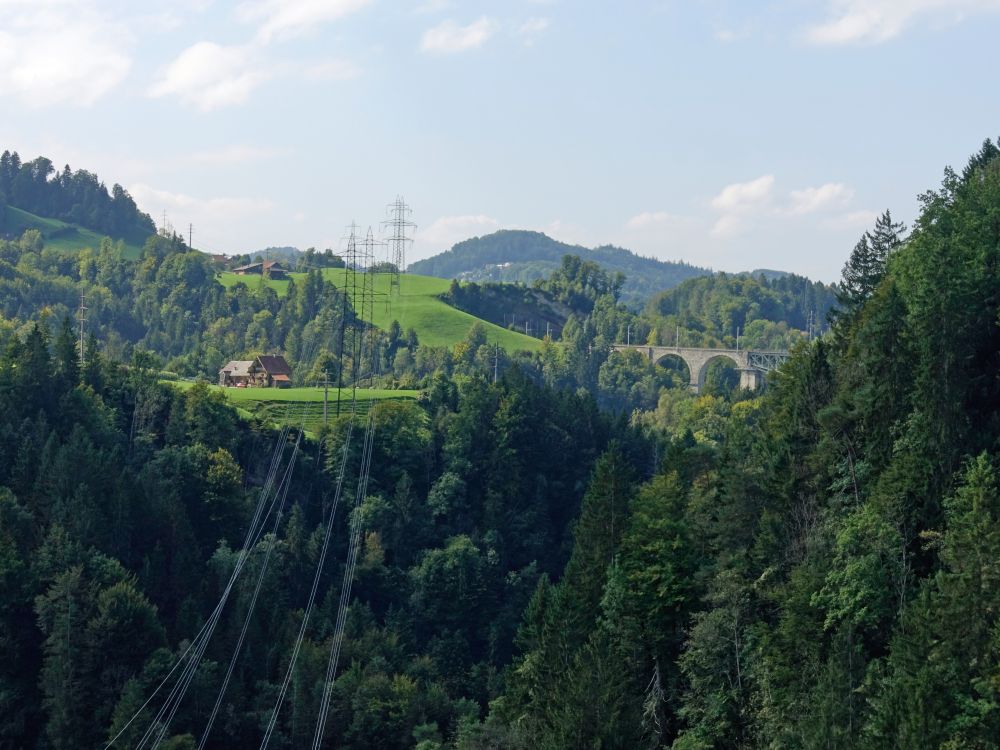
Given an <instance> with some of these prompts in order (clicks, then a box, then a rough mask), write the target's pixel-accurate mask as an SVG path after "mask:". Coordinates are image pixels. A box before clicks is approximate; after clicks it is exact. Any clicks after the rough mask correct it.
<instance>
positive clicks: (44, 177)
mask: <svg viewBox="0 0 1000 750" xmlns="http://www.w3.org/2000/svg"><path fill="white" fill-rule="evenodd" d="M5 205H10V206H14V207H16V208H20V209H24V210H25V211H29V212H31V213H33V214H38V215H40V216H46V217H50V218H54V219H60V220H61V221H65V222H69V223H70V224H79V225H80V226H82V227H86V228H87V229H92V230H94V231H95V232H100V233H102V234H106V235H109V236H111V237H114V238H117V239H125V240H128V241H130V242H134V243H136V244H139V245H141V244H142V243H143V242H144V241H145V239H146V237H148V236H149V235H151V234H153V233H154V232H156V227H155V225H154V224H153V220H152V219H151V218H150V217H149V215H148V214H145V213H143V212H142V211H140V210H139V208H138V206H136V204H135V201H134V200H133V199H132V196H130V195H129V194H128V191H127V190H125V188H123V187H122V186H121V185H118V184H115V185H114V187H112V189H111V192H110V193H109V192H108V189H107V188H106V187H105V186H104V183H103V182H101V181H100V180H99V179H98V177H97V175H95V174H94V173H92V172H87V171H86V170H83V169H78V170H76V171H75V172H74V171H73V170H71V169H70V168H69V165H68V164H67V165H66V166H65V167H64V168H63V170H62V171H61V172H60V171H58V170H56V168H55V167H54V166H53V165H52V161H51V160H50V159H47V158H45V157H44V156H39V157H38V158H37V159H33V160H32V161H26V162H22V161H21V157H20V156H18V153H17V152H16V151H13V152H12V151H4V152H3V154H0V232H2V231H3V223H2V220H3V209H4V206H5Z"/></svg>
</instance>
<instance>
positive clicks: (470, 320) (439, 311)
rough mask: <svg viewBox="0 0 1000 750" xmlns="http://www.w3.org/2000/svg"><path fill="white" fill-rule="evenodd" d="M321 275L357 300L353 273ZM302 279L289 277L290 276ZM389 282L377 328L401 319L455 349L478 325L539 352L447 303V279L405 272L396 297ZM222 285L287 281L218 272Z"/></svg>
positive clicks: (379, 288)
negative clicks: (443, 296) (444, 298)
mask: <svg viewBox="0 0 1000 750" xmlns="http://www.w3.org/2000/svg"><path fill="white" fill-rule="evenodd" d="M322 273H323V276H324V278H327V279H329V280H330V281H331V282H333V284H334V285H335V286H336V287H337V288H338V289H342V288H343V287H344V286H345V285H346V286H347V292H348V294H350V295H352V301H353V294H354V292H353V288H354V283H355V278H354V277H355V273H354V272H353V271H350V270H348V269H345V268H324V269H323V270H322ZM302 275H303V274H299V273H293V274H291V276H292V278H297V277H301V276H302ZM390 279H391V274H376V275H375V286H374V288H375V305H374V309H373V310H372V311H371V315H369V316H366V317H368V318H369V319H370V321H371V322H372V323H374V324H375V325H376V326H378V327H379V328H382V329H387V328H388V327H389V325H390V324H391V323H392V321H393V320H398V321H399V324H400V325H401V326H402V327H403V330H404V331H405V330H406V329H407V328H413V329H414V330H415V331H416V332H417V337H418V338H419V339H420V343H422V344H426V345H428V346H451V345H453V344H456V343H458V342H459V341H461V340H462V339H464V338H465V336H466V334H468V332H469V329H470V328H471V327H472V326H473V325H474V324H475V323H476V322H477V321H478V322H480V323H482V324H483V326H484V327H485V328H486V332H487V336H488V337H489V340H490V341H491V342H493V341H499V342H500V346H502V347H503V348H504V349H506V350H507V351H518V350H527V351H537V350H538V349H539V348H540V347H541V345H542V342H541V341H540V340H539V339H536V338H533V337H531V336H525V335H524V334H523V333H517V332H516V331H509V330H507V329H506V328H501V327H500V326H497V325H494V324H493V323H488V322H486V321H484V320H480V319H479V318H477V317H475V316H474V315H470V314H469V313H467V312H463V311H462V310H458V309H456V308H454V307H452V306H451V305H448V304H446V303H445V302H443V301H442V300H441V299H440V298H439V296H438V295H440V294H442V293H444V292H446V291H448V285H449V284H450V283H451V282H450V281H448V280H447V279H439V278H436V277H434V276H416V275H413V274H403V275H402V276H401V277H400V293H399V296H398V297H397V296H395V295H392V296H391V297H390V295H389V282H390ZM219 281H220V283H221V284H222V285H223V286H226V287H230V286H233V285H234V284H238V283H240V282H242V283H244V284H246V285H247V286H249V287H251V288H254V287H255V286H256V287H259V286H260V285H262V284H265V283H266V284H269V285H270V286H271V287H272V288H273V289H274V290H275V291H276V292H277V293H278V295H279V296H284V295H285V294H287V293H288V281H275V280H268V281H264V280H263V279H262V278H261V277H259V276H250V277H248V276H237V275H236V274H235V273H231V272H226V273H222V274H220V277H219ZM357 284H358V285H360V284H361V276H360V274H358V275H357Z"/></svg>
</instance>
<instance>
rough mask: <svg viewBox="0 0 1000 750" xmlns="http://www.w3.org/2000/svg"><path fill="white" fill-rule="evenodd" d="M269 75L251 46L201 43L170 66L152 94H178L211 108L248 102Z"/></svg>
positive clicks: (190, 101) (200, 105)
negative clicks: (251, 51)
mask: <svg viewBox="0 0 1000 750" xmlns="http://www.w3.org/2000/svg"><path fill="white" fill-rule="evenodd" d="M269 77H270V74H269V73H267V72H266V71H264V69H262V68H260V67H258V66H257V65H256V64H255V63H254V61H253V59H252V55H251V54H250V49H249V48H248V47H224V46H222V45H219V44H215V43H213V42H198V43H197V44H193V45H191V46H190V47H188V48H187V49H186V50H184V51H183V52H181V54H180V55H178V57H177V59H175V60H174V61H173V62H172V63H170V65H168V66H167V68H166V70H165V71H164V73H163V75H162V77H161V78H160V80H158V81H157V82H156V83H155V84H153V86H152V88H150V90H149V95H150V96H153V97H160V96H168V95H175V96H177V97H179V98H180V99H181V100H182V101H184V102H186V103H188V104H191V105H193V106H195V107H197V108H198V109H200V110H202V111H208V110H212V109H217V108H219V107H225V106H228V105H232V104H241V103H242V102H245V101H246V100H247V98H248V97H249V96H250V92H251V91H253V90H254V89H255V88H256V87H257V86H259V85H260V84H261V83H263V82H264V81H266V80H267V79H268V78H269Z"/></svg>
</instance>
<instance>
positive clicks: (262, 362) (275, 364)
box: [254, 354, 292, 388]
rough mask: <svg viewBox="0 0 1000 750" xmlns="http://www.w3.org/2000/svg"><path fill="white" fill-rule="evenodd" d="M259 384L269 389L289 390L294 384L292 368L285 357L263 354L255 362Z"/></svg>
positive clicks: (255, 372) (255, 371)
mask: <svg viewBox="0 0 1000 750" xmlns="http://www.w3.org/2000/svg"><path fill="white" fill-rule="evenodd" d="M254 374H255V376H256V380H257V384H258V385H262V386H265V387H267V388H288V386H290V385H291V384H292V368H291V367H289V366H288V363H287V362H286V361H285V358H284V357H281V356H277V355H274V356H272V355H266V354H262V355H261V356H259V357H257V359H255V360H254Z"/></svg>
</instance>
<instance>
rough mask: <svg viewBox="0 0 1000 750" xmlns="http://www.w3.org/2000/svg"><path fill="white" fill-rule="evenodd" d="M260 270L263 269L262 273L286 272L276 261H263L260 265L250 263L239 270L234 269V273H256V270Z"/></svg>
mask: <svg viewBox="0 0 1000 750" xmlns="http://www.w3.org/2000/svg"><path fill="white" fill-rule="evenodd" d="M258 268H259V269H261V270H262V271H284V270H286V269H285V268H284V267H283V266H282V265H281V263H279V262H278V261H276V260H265V261H261V262H259V263H248V264H247V265H245V266H239V267H237V268H234V269H233V270H234V271H254V270H257V269H258Z"/></svg>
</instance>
